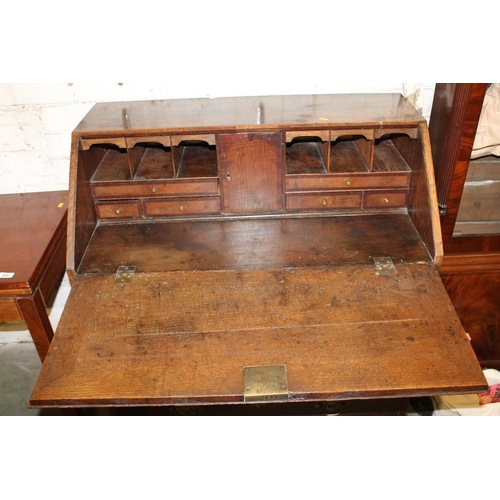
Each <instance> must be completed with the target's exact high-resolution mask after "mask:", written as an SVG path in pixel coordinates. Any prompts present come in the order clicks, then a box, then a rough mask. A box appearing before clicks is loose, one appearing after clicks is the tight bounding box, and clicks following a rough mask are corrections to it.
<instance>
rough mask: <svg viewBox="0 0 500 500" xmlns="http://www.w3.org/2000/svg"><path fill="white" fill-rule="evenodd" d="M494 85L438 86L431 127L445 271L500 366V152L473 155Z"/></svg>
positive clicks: (478, 345) (482, 347) (477, 345)
mask: <svg viewBox="0 0 500 500" xmlns="http://www.w3.org/2000/svg"><path fill="white" fill-rule="evenodd" d="M487 88H488V85H487V84H485V83H467V84H462V83H457V84H452V83H446V84H445V83H441V84H437V85H436V91H435V97H434V103H433V107H432V112H431V118H430V123H429V130H430V137H431V144H432V151H433V158H434V167H435V171H436V183H437V192H438V199H439V204H440V209H441V226H442V235H443V245H444V260H443V265H442V268H441V276H442V279H443V282H444V284H445V287H446V290H447V292H448V293H449V295H450V297H451V300H452V302H453V305H454V307H455V309H456V311H457V313H458V316H459V318H460V320H461V322H462V324H463V325H464V328H465V330H466V331H467V332H468V333H469V335H470V336H471V338H472V346H473V348H474V350H475V352H476V354H477V356H478V359H479V361H480V362H481V364H482V365H483V366H484V367H489V368H497V369H499V368H500V158H498V157H495V156H493V155H488V156H483V157H479V158H475V159H473V160H471V153H472V151H473V144H474V139H475V136H476V131H477V127H478V121H479V119H480V115H481V110H482V106H483V100H484V98H485V93H486V91H487ZM499 125H500V123H498V124H497V125H496V126H499ZM492 126H494V124H492Z"/></svg>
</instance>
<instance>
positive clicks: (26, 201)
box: [0, 191, 68, 361]
mask: <svg viewBox="0 0 500 500" xmlns="http://www.w3.org/2000/svg"><path fill="white" fill-rule="evenodd" d="M67 207H68V193H67V192H66V191H55V192H47V193H24V194H11V195H2V196H0V225H1V227H2V238H1V239H0V272H2V273H13V276H11V277H2V278H0V321H14V320H20V319H22V320H24V321H25V322H26V324H27V326H28V330H29V331H30V334H31V337H32V338H33V341H34V344H35V347H36V349H37V352H38V354H39V356H40V359H41V360H42V361H43V360H44V359H45V355H46V354H47V351H48V348H49V345H50V342H51V340H52V337H53V335H54V332H53V330H52V326H51V324H50V321H49V318H48V316H47V311H46V310H45V307H46V301H47V300H48V298H49V296H50V294H51V293H52V291H53V289H54V287H55V285H56V283H57V282H58V281H59V279H60V278H61V275H62V273H63V271H64V268H65V255H66V221H67Z"/></svg>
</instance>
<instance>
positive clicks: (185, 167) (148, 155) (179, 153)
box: [91, 141, 218, 183]
mask: <svg viewBox="0 0 500 500" xmlns="http://www.w3.org/2000/svg"><path fill="white" fill-rule="evenodd" d="M92 148H100V149H102V148H104V149H105V150H106V151H105V153H104V156H103V157H102V160H101V161H100V163H99V165H98V167H97V169H96V172H95V174H94V176H93V178H92V182H94V183H101V182H104V183H108V182H120V181H128V180H134V181H148V180H162V179H175V178H177V179H188V178H191V179H193V178H216V177H217V172H218V169H217V154H216V149H215V146H214V145H208V144H207V143H205V142H202V141H189V142H182V143H181V144H179V145H178V146H174V147H166V146H163V145H161V144H156V143H142V144H136V145H135V146H134V147H133V148H130V149H125V148H118V147H117V146H114V145H105V146H103V145H95V146H92V147H91V149H92ZM134 172H135V174H134Z"/></svg>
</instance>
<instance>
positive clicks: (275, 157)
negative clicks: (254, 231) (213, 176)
mask: <svg viewBox="0 0 500 500" xmlns="http://www.w3.org/2000/svg"><path fill="white" fill-rule="evenodd" d="M217 144H218V149H219V162H220V167H221V168H220V176H221V188H222V203H223V211H224V213H226V214H242V213H245V214H248V213H251V214H254V213H255V214H261V213H276V212H281V211H282V196H281V195H282V184H283V180H282V179H283V174H282V165H283V153H282V149H281V148H282V134H281V133H245V134H221V135H219V136H218V139H217Z"/></svg>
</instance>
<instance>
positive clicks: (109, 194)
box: [92, 178, 219, 199]
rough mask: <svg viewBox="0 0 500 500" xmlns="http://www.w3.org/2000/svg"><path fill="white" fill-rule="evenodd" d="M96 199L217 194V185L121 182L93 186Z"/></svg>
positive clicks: (207, 181) (198, 181)
mask: <svg viewBox="0 0 500 500" xmlns="http://www.w3.org/2000/svg"><path fill="white" fill-rule="evenodd" d="M92 191H93V194H94V196H95V197H96V198H101V199H104V198H108V199H109V198H130V197H141V198H142V197H147V196H150V197H156V196H179V195H180V196H183V195H184V196H189V195H194V196H200V195H211V194H218V192H219V184H218V180H217V179H216V178H214V179H196V180H181V179H174V180H170V181H162V182H121V183H118V182H116V183H108V184H105V183H102V184H93V185H92Z"/></svg>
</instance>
